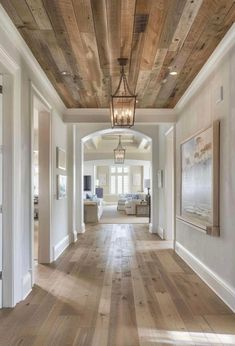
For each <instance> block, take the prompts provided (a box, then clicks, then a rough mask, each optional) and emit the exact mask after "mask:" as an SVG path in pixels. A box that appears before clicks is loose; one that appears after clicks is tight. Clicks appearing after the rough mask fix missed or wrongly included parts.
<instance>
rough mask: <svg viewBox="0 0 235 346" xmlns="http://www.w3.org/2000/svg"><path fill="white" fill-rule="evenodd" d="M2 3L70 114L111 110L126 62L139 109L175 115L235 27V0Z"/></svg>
mask: <svg viewBox="0 0 235 346" xmlns="http://www.w3.org/2000/svg"><path fill="white" fill-rule="evenodd" d="M0 3H1V4H2V5H3V7H4V8H5V10H6V11H7V13H8V15H9V16H10V18H11V19H12V21H13V22H14V24H15V25H16V27H17V28H18V30H19V32H20V33H21V35H22V36H23V38H24V39H25V41H26V43H27V44H28V46H29V47H30V49H31V50H32V52H33V54H34V56H35V57H36V59H37V60H38V62H39V64H40V65H41V67H42V68H43V70H44V71H45V73H46V74H47V76H48V78H49V79H50V81H51V82H52V84H53V85H54V87H55V89H56V90H57V91H58V93H59V95H60V96H61V98H62V100H63V101H64V103H65V105H66V106H67V107H68V108H75V107H87V108H90V107H94V108H99V107H108V106H109V97H110V94H111V92H112V91H114V90H115V88H116V86H117V83H118V80H119V66H118V64H117V58H118V57H120V56H122V57H127V58H128V59H129V64H128V66H127V73H128V79H129V83H130V86H131V89H132V90H134V91H135V92H136V93H137V94H138V100H139V102H138V107H141V108H155V107H156V108H172V107H174V106H175V105H176V103H177V101H178V100H179V99H180V97H181V96H182V95H183V93H184V92H185V90H186V89H187V87H188V86H189V85H190V83H191V82H192V80H193V79H194V77H195V76H196V75H197V73H198V72H199V71H200V69H201V67H202V66H203V64H204V63H205V62H206V60H207V59H208V57H209V56H210V55H211V53H212V52H213V51H214V49H215V47H216V46H217V45H218V43H219V42H220V41H221V39H222V38H223V36H224V35H225V33H226V32H227V31H228V29H229V28H230V26H231V25H232V24H233V22H234V19H235V0H0ZM63 71H66V72H67V75H63V74H62V73H61V72H63ZM172 71H176V72H177V75H175V76H172V75H170V72H172Z"/></svg>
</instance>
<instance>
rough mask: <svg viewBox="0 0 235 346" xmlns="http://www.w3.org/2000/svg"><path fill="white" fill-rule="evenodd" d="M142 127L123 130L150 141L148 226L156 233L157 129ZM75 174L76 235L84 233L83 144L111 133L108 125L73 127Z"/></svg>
mask: <svg viewBox="0 0 235 346" xmlns="http://www.w3.org/2000/svg"><path fill="white" fill-rule="evenodd" d="M142 128H143V126H139V127H138V126H136V127H135V129H125V131H126V133H130V134H138V135H141V136H143V138H146V139H148V140H150V141H151V144H152V152H151V201H152V202H151V223H150V225H149V231H150V232H152V233H157V212H156V210H157V200H158V197H157V194H158V191H157V174H156V172H157V162H158V151H157V146H158V141H157V136H158V133H157V127H156V126H148V127H146V129H144V131H143V129H142ZM74 131H75V134H74V135H75V151H76V152H75V170H76V172H75V174H74V193H75V205H74V213H75V220H74V230H75V231H76V232H77V233H83V232H84V231H85V224H84V216H83V215H84V210H83V170H84V169H83V168H84V164H83V162H84V143H85V142H86V141H87V140H89V139H90V138H92V137H94V136H97V135H103V134H108V133H113V131H114V130H112V129H110V127H109V125H108V124H107V125H104V124H92V126H90V127H89V126H86V125H85V124H84V126H81V124H80V125H79V127H78V126H76V127H75V129H74ZM119 131H120V132H122V131H123V129H117V130H115V133H118V132H119Z"/></svg>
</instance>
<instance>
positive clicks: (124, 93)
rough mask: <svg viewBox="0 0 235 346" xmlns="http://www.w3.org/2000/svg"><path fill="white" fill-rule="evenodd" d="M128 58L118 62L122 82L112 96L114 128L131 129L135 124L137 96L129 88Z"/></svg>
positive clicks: (120, 81) (120, 59)
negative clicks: (126, 70)
mask: <svg viewBox="0 0 235 346" xmlns="http://www.w3.org/2000/svg"><path fill="white" fill-rule="evenodd" d="M127 61H128V59H127V58H119V59H118V62H119V65H120V67H121V70H120V80H119V84H118V87H117V89H116V91H115V92H114V94H113V95H111V102H110V103H111V104H110V111H111V125H112V128H114V127H118V128H120V127H121V128H122V127H125V128H130V127H132V126H134V123H135V107H136V103H137V100H136V97H137V96H136V95H134V94H133V93H132V92H131V91H130V88H129V85H128V82H127V78H126V74H125V71H124V67H125V66H126V65H127Z"/></svg>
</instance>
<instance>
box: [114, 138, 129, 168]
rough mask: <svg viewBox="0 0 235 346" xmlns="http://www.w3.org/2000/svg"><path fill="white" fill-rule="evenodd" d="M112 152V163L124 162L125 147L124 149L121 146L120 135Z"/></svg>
mask: <svg viewBox="0 0 235 346" xmlns="http://www.w3.org/2000/svg"><path fill="white" fill-rule="evenodd" d="M113 152H114V163H115V164H124V161H125V155H126V149H124V148H123V146H122V143H121V136H119V142H118V146H117V148H116V149H114V150H113Z"/></svg>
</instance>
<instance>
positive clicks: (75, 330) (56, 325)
mask: <svg viewBox="0 0 235 346" xmlns="http://www.w3.org/2000/svg"><path fill="white" fill-rule="evenodd" d="M165 244H167V243H164V242H163V241H160V240H159V239H158V238H157V236H156V235H152V234H150V233H149V232H148V230H147V225H97V226H90V227H89V228H88V229H87V231H86V233H85V234H83V235H80V236H79V238H78V242H77V243H76V244H73V245H71V246H70V247H69V249H68V250H66V251H65V253H64V254H63V255H62V256H61V257H60V259H59V260H58V261H57V262H56V263H54V264H51V265H47V266H46V265H39V266H38V274H37V285H35V288H34V289H33V291H32V293H31V294H30V295H29V296H28V297H27V299H26V300H25V301H23V302H22V303H20V304H18V305H17V306H16V308H15V309H3V310H1V311H0V345H4V346H5V345H7V346H9V345H21V346H22V345H27V346H31V345H36V346H42V345H50V346H51V345H54V346H59V345H61V346H65V345H87V346H90V345H91V346H95V345H96V346H106V345H110V346H115V345H118V346H121V345H123V346H138V345H151V346H152V345H162V346H166V345H212V346H214V345H235V315H234V314H233V313H232V312H231V310H230V309H229V308H228V307H227V306H226V305H225V304H224V303H223V302H222V301H221V300H220V299H219V298H218V297H217V296H216V295H215V294H214V293H213V292H212V291H211V290H210V289H209V288H208V287H207V286H206V285H205V284H204V283H203V282H202V281H201V280H200V278H199V277H198V276H197V275H196V274H195V273H194V272H193V271H192V270H191V269H190V268H189V267H188V266H187V265H186V264H185V263H184V262H183V261H182V260H181V259H180V258H179V257H178V256H177V255H176V254H175V253H174V252H173V250H170V249H164V246H165Z"/></svg>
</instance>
